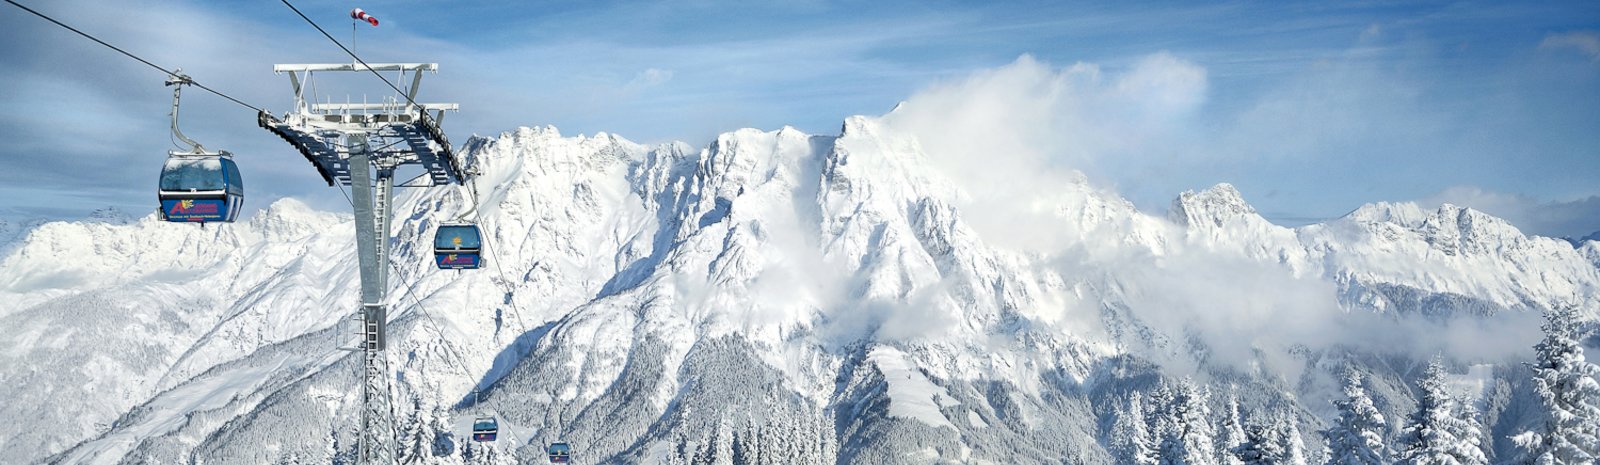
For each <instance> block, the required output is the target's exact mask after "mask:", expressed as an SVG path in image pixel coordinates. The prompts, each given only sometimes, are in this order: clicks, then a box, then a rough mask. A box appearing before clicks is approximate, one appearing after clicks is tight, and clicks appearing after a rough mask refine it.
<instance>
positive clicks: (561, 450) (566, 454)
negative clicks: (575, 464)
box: [546, 442, 572, 463]
mask: <svg viewBox="0 0 1600 465" xmlns="http://www.w3.org/2000/svg"><path fill="white" fill-rule="evenodd" d="M546 452H549V453H550V463H567V461H568V460H572V447H571V446H568V445H567V443H565V442H558V443H555V444H551V445H550V449H549V450H546Z"/></svg>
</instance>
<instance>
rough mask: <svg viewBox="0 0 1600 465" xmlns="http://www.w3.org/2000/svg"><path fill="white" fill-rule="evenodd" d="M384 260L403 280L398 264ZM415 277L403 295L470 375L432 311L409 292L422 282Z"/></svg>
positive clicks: (475, 389) (474, 399) (474, 393)
mask: <svg viewBox="0 0 1600 465" xmlns="http://www.w3.org/2000/svg"><path fill="white" fill-rule="evenodd" d="M386 261H388V262H389V269H391V270H394V272H395V273H396V274H399V275H400V277H401V280H402V281H404V280H405V275H404V272H403V271H401V269H400V265H398V264H395V262H394V260H386ZM416 278H418V279H414V280H412V282H411V285H410V286H407V287H406V292H405V295H406V296H408V297H411V301H412V302H414V303H415V304H416V306H417V309H418V310H420V311H421V312H420V313H422V317H423V318H424V320H425V321H427V322H428V326H430V327H432V328H433V332H434V334H438V335H439V342H440V343H441V344H443V345H444V348H445V350H448V351H450V356H451V357H452V358H453V359H454V361H455V362H456V367H458V368H461V373H463V374H466V375H468V376H471V375H472V370H469V369H467V361H466V358H464V357H462V356H461V352H457V351H456V348H455V346H454V345H451V344H450V338H449V337H446V336H445V334H444V329H442V327H441V326H440V325H439V321H438V320H435V319H434V318H433V312H430V311H428V307H426V306H424V305H422V299H421V298H419V297H417V295H416V294H415V293H413V292H411V291H412V290H413V289H416V287H417V285H418V284H421V283H422V279H420V277H416ZM472 404H473V405H474V406H476V405H477V404H478V382H477V381H473V382H472Z"/></svg>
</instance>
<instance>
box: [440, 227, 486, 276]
mask: <svg viewBox="0 0 1600 465" xmlns="http://www.w3.org/2000/svg"><path fill="white" fill-rule="evenodd" d="M482 251H483V240H482V238H481V237H480V236H479V235H478V225H474V224H460V223H456V224H442V225H439V229H438V230H436V231H434V235H433V261H434V263H436V264H438V265H439V269H441V270H476V269H478V267H480V266H483V256H482V255H481V252H482Z"/></svg>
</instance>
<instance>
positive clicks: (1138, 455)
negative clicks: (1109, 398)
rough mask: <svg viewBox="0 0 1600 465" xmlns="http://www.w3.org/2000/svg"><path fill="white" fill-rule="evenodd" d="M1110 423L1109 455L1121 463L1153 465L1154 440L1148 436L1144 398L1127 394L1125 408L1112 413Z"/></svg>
mask: <svg viewBox="0 0 1600 465" xmlns="http://www.w3.org/2000/svg"><path fill="white" fill-rule="evenodd" d="M1113 415H1114V417H1113V418H1112V420H1111V421H1112V423H1111V431H1110V434H1111V438H1110V439H1111V440H1110V444H1111V449H1112V450H1111V453H1112V454H1113V455H1115V456H1116V457H1117V459H1118V460H1119V461H1120V462H1121V463H1128V464H1134V465H1155V464H1156V463H1157V460H1156V453H1155V440H1154V439H1153V438H1152V437H1151V435H1150V423H1149V417H1148V415H1147V414H1146V411H1145V407H1144V396H1143V395H1141V394H1140V393H1139V392H1138V391H1132V392H1129V393H1128V403H1127V406H1126V407H1118V408H1117V409H1116V410H1115V411H1114V412H1113Z"/></svg>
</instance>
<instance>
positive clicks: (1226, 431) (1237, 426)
mask: <svg viewBox="0 0 1600 465" xmlns="http://www.w3.org/2000/svg"><path fill="white" fill-rule="evenodd" d="M1223 408H1224V409H1225V410H1223V412H1222V422H1221V423H1219V424H1218V425H1217V452H1218V455H1219V456H1220V457H1218V460H1217V461H1218V463H1220V464H1222V465H1243V464H1244V461H1242V460H1240V459H1239V457H1238V456H1237V455H1234V454H1233V449H1234V448H1237V447H1239V446H1240V445H1242V444H1244V442H1245V435H1244V421H1243V417H1241V416H1239V395H1238V394H1237V393H1236V392H1234V391H1232V390H1229V391H1228V405H1227V406H1225V407H1223Z"/></svg>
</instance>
